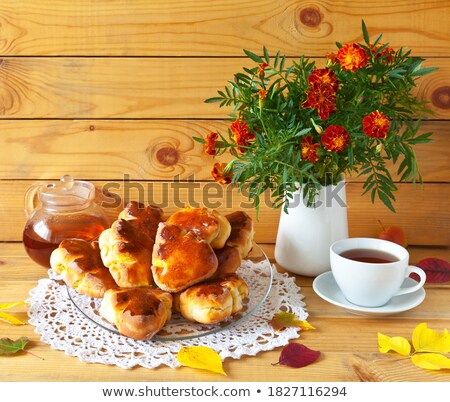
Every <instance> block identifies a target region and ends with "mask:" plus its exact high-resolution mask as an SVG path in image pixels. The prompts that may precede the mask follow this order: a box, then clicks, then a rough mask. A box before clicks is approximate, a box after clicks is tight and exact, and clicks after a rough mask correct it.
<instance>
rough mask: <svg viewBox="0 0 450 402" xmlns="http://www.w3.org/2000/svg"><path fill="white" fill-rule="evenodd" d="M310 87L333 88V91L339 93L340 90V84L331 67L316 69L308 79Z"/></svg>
mask: <svg viewBox="0 0 450 402" xmlns="http://www.w3.org/2000/svg"><path fill="white" fill-rule="evenodd" d="M308 86H309V87H310V88H317V87H325V88H331V89H333V91H337V90H338V89H339V82H338V80H337V78H336V74H335V73H334V71H332V70H331V69H330V68H329V67H326V68H316V69H315V70H314V71H313V72H312V73H311V75H310V76H309V77H308Z"/></svg>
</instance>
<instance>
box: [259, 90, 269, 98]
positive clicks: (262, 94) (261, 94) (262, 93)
mask: <svg viewBox="0 0 450 402" xmlns="http://www.w3.org/2000/svg"><path fill="white" fill-rule="evenodd" d="M258 95H259V99H260V100H266V98H267V91H266V90H265V89H260V90H259V92H258Z"/></svg>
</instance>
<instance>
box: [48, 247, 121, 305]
mask: <svg viewBox="0 0 450 402" xmlns="http://www.w3.org/2000/svg"><path fill="white" fill-rule="evenodd" d="M50 266H51V267H52V269H53V271H54V272H55V273H57V274H59V275H61V277H62V279H63V280H64V282H65V283H66V284H67V285H68V286H70V287H72V288H74V289H75V290H76V291H77V292H78V293H81V294H83V295H86V296H89V297H103V295H104V293H105V292H106V290H108V289H112V288H116V287H117V284H116V282H115V281H114V279H113V277H112V276H111V274H110V272H109V270H108V268H106V267H105V266H104V265H103V263H102V259H101V258H100V249H99V247H98V243H97V242H92V243H90V242H87V241H85V240H82V239H70V240H63V241H62V242H61V243H60V244H59V247H58V248H57V249H55V250H54V251H53V252H52V254H51V256H50Z"/></svg>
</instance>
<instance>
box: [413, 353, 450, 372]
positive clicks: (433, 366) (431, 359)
mask: <svg viewBox="0 0 450 402" xmlns="http://www.w3.org/2000/svg"><path fill="white" fill-rule="evenodd" d="M411 360H412V362H413V363H414V364H415V365H416V366H417V367H420V368H423V369H427V370H444V369H450V359H449V358H448V357H445V356H444V355H440V354H439V353H420V354H417V355H414V356H413V357H411Z"/></svg>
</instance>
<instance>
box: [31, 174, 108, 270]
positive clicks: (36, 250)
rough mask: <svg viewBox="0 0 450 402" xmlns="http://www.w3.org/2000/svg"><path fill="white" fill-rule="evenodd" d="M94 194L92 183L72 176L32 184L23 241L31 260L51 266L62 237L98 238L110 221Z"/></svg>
mask: <svg viewBox="0 0 450 402" xmlns="http://www.w3.org/2000/svg"><path fill="white" fill-rule="evenodd" d="M94 197H95V187H94V185H93V184H92V183H89V182H87V181H77V180H74V179H73V177H72V176H70V175H65V176H63V177H62V178H61V180H60V181H59V182H56V183H47V184H36V185H34V186H32V187H30V188H29V189H28V190H27V192H26V193H25V213H26V215H27V219H28V220H27V223H26V225H25V229H24V231H23V244H24V247H25V250H26V252H27V253H28V255H29V256H30V257H31V259H33V260H34V261H35V262H37V263H38V264H40V265H43V266H44V267H50V255H51V253H52V251H53V250H54V249H56V248H57V247H58V246H59V243H60V242H61V241H62V240H64V239H70V238H78V239H84V240H87V241H92V240H96V239H97V238H98V236H100V233H101V232H102V231H103V230H104V229H106V228H107V227H109V222H108V218H107V217H106V215H105V214H104V212H103V210H102V209H101V208H100V206H98V205H97V204H96V203H95V202H94Z"/></svg>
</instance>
